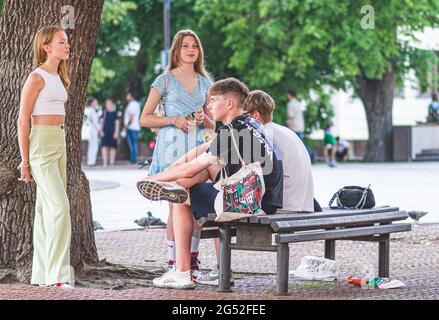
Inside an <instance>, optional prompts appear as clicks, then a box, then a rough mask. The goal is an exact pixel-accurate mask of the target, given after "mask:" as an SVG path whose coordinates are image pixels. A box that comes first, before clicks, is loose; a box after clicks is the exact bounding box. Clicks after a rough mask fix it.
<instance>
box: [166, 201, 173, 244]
mask: <svg viewBox="0 0 439 320" xmlns="http://www.w3.org/2000/svg"><path fill="white" fill-rule="evenodd" d="M172 205H173V204H172V203H171V202H169V215H168V221H167V223H166V236H167V238H168V240H169V241H174V229H173V228H174V225H173V221H172V220H173V219H172V210H173V206H172Z"/></svg>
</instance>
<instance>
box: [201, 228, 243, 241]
mask: <svg viewBox="0 0 439 320" xmlns="http://www.w3.org/2000/svg"><path fill="white" fill-rule="evenodd" d="M231 233H232V237H236V228H231ZM200 238H201V239H213V238H219V229H218V227H211V228H203V229H202V230H201V235H200Z"/></svg>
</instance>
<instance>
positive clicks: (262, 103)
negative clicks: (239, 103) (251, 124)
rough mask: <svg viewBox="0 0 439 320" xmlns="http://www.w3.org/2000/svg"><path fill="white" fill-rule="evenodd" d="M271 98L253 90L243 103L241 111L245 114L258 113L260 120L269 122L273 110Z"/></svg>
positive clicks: (273, 104)
mask: <svg viewBox="0 0 439 320" xmlns="http://www.w3.org/2000/svg"><path fill="white" fill-rule="evenodd" d="M275 106H276V105H275V103H274V100H273V98H272V97H271V96H270V95H269V94H268V93H266V92H264V91H262V90H253V91H252V92H250V93H249V95H248V96H247V99H245V101H244V105H243V109H244V111H246V112H255V111H258V112H259V113H260V114H261V118H262V120H264V121H265V122H269V121H271V119H272V115H273V111H274V108H275Z"/></svg>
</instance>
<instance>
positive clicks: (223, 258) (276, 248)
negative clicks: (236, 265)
mask: <svg viewBox="0 0 439 320" xmlns="http://www.w3.org/2000/svg"><path fill="white" fill-rule="evenodd" d="M215 218H216V214H215V213H211V214H209V215H208V216H207V217H206V218H201V219H200V220H198V223H199V225H200V226H201V227H202V232H201V238H203V239H208V238H218V237H219V238H220V257H219V260H220V263H219V289H218V290H219V291H225V292H227V291H230V275H231V250H251V251H272V252H277V279H276V294H279V295H282V294H287V293H288V272H289V270H288V262H289V246H288V244H289V243H294V242H305V241H314V240H324V241H325V251H324V252H325V258H327V259H332V260H335V241H336V240H351V241H352V240H353V241H373V242H378V243H379V246H378V265H379V270H378V271H379V272H378V274H379V276H380V277H388V276H389V256H390V255H389V250H390V234H391V233H394V232H404V231H410V230H411V225H410V224H407V223H396V224H394V223H393V222H394V221H401V220H405V219H407V218H408V214H407V213H406V212H405V211H400V210H399V208H396V207H390V206H385V207H377V208H373V209H361V210H360V209H357V210H350V209H329V208H325V209H323V212H315V213H293V212H285V211H283V212H282V211H281V213H279V214H275V215H266V216H254V217H250V218H244V219H240V220H235V221H230V222H221V223H218V222H215ZM272 235H275V236H274V243H273V237H272ZM232 237H236V242H234V243H232V242H231V239H232Z"/></svg>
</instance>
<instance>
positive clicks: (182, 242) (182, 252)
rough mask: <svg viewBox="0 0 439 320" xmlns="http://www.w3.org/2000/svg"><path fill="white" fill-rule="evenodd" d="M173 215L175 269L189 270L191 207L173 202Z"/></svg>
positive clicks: (191, 230) (192, 223) (192, 227)
mask: <svg viewBox="0 0 439 320" xmlns="http://www.w3.org/2000/svg"><path fill="white" fill-rule="evenodd" d="M173 215H174V221H173V225H174V236H175V249H176V260H177V262H176V265H177V270H178V271H181V272H183V271H188V270H191V253H190V251H191V250H190V249H191V238H192V232H193V229H194V218H193V216H192V210H191V207H190V206H189V205H187V204H180V203H179V204H174V209H173Z"/></svg>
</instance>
